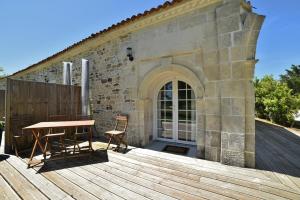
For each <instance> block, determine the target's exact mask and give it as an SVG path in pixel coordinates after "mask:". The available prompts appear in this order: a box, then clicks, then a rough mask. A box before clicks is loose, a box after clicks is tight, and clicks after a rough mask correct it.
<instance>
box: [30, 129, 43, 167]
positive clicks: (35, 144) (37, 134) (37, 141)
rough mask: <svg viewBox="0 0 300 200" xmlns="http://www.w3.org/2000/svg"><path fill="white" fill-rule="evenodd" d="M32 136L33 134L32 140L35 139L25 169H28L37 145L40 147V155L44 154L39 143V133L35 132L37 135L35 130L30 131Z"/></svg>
mask: <svg viewBox="0 0 300 200" xmlns="http://www.w3.org/2000/svg"><path fill="white" fill-rule="evenodd" d="M32 134H33V136H34V138H35V142H34V145H33V148H32V151H31V155H30V158H29V160H28V163H27V167H28V168H29V167H30V162H31V161H32V159H33V156H34V153H35V151H36V147H37V145H39V147H40V149H41V151H42V153H43V154H44V153H45V152H44V148H43V145H42V143H41V141H40V132H39V131H37V133H36V132H35V130H32Z"/></svg>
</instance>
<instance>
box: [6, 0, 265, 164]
mask: <svg viewBox="0 0 300 200" xmlns="http://www.w3.org/2000/svg"><path fill="white" fill-rule="evenodd" d="M200 2H201V1H198V0H191V1H186V4H187V5H188V4H190V3H194V4H191V5H198V4H199V3H200ZM214 2H215V3H212V4H211V5H208V6H205V7H201V8H196V7H195V6H194V7H195V8H192V9H193V10H192V11H189V12H187V13H185V14H181V15H177V16H176V17H173V18H170V19H167V20H165V21H162V22H160V23H157V24H153V25H149V26H146V27H144V28H141V29H138V30H136V31H132V32H128V33H126V34H123V35H120V36H118V37H116V38H114V39H112V40H110V41H108V42H105V43H102V44H99V45H98V46H96V47H93V48H91V49H89V50H83V51H80V52H79V53H77V54H76V55H72V56H69V57H67V58H65V57H64V58H62V59H60V60H58V61H57V62H51V63H50V62H49V64H48V65H47V66H46V67H43V68H42V69H38V70H36V71H34V72H30V73H22V74H16V75H14V76H13V77H12V78H16V79H22V80H30V81H40V82H50V83H62V69H63V67H62V66H63V65H62V62H63V61H68V62H72V63H73V68H72V83H73V84H75V85H80V80H81V59H82V58H85V59H88V60H89V61H90V104H91V114H92V115H93V118H94V119H95V120H96V128H97V130H98V132H99V134H102V133H103V132H104V131H105V130H108V129H111V128H112V127H113V117H114V116H115V115H116V114H117V113H126V114H129V130H128V134H127V139H128V141H129V144H131V145H134V146H144V145H146V144H148V143H149V142H151V140H153V139H154V138H155V127H153V124H154V119H155V117H154V116H155V114H156V112H155V111H154V110H153V108H154V104H155V103H156V102H155V101H156V99H155V98H156V97H155V95H157V91H158V90H157V88H159V87H161V85H163V84H165V82H166V81H167V80H171V79H174V78H175V79H179V80H184V81H186V82H187V83H188V84H190V85H191V86H192V88H193V89H194V92H195V95H196V109H197V116H196V119H197V133H196V134H197V135H196V145H197V149H198V154H197V155H198V157H200V158H205V159H208V160H213V161H220V162H222V163H225V164H229V165H236V166H247V167H254V166H255V128H254V90H253V84H252V79H253V73H254V66H255V62H256V61H255V49H256V41H257V37H258V34H259V30H260V28H261V24H262V22H263V19H264V17H263V16H260V15H257V14H254V13H252V12H251V11H250V9H249V7H248V8H245V5H246V3H245V1H242V0H223V1H222V0H220V1H214ZM186 7H188V6H186ZM166 12H167V11H166ZM127 47H131V48H132V49H133V56H134V60H133V61H132V62H131V61H129V60H128V58H127V56H126V48H127ZM0 87H4V84H3V81H0Z"/></svg>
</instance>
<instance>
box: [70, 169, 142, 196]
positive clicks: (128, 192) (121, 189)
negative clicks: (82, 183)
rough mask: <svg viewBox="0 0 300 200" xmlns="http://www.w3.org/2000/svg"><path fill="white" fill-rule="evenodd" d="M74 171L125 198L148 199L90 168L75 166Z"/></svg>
mask: <svg viewBox="0 0 300 200" xmlns="http://www.w3.org/2000/svg"><path fill="white" fill-rule="evenodd" d="M72 172H75V173H76V174H78V175H80V176H82V177H85V178H86V179H88V180H89V181H91V182H93V183H95V184H96V185H98V186H99V187H103V188H104V189H106V190H108V191H110V192H111V193H114V194H116V195H120V194H122V198H124V199H128V200H131V199H135V200H147V199H148V198H146V197H144V196H142V195H140V194H137V193H135V192H133V191H131V190H128V189H126V188H124V187H121V186H120V185H118V184H115V183H112V182H111V181H109V180H106V179H104V178H102V177H101V176H99V175H96V174H93V173H91V172H89V171H88V170H85V168H81V167H73V168H72Z"/></svg>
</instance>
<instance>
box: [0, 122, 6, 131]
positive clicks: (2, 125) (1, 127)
mask: <svg viewBox="0 0 300 200" xmlns="http://www.w3.org/2000/svg"><path fill="white" fill-rule="evenodd" d="M4 125H5V122H4V121H0V130H4ZM0 134H1V133H0Z"/></svg>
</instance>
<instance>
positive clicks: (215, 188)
mask: <svg viewBox="0 0 300 200" xmlns="http://www.w3.org/2000/svg"><path fill="white" fill-rule="evenodd" d="M112 163H114V164H117V165H115V166H114V167H116V168H118V169H119V170H121V171H124V172H127V170H130V169H133V170H134V171H132V172H131V173H137V172H136V171H139V172H144V173H147V174H150V175H152V176H157V177H160V178H163V179H165V180H171V181H175V182H178V183H182V184H185V185H188V186H191V187H194V188H198V189H202V190H206V191H209V192H213V193H216V194H219V195H222V196H225V197H229V198H234V199H255V197H254V196H251V195H248V194H245V193H240V192H236V191H235V190H224V189H223V188H221V187H218V186H217V185H207V184H203V183H201V184H200V183H199V181H195V180H192V179H188V178H184V177H180V176H176V175H173V174H170V173H166V172H163V171H162V170H157V169H151V168H148V167H143V166H140V165H137V164H133V163H130V162H126V163H125V162H124V161H122V160H119V159H115V158H113V157H110V162H109V164H110V165H111V164H112ZM197 180H198V179H197Z"/></svg>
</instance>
